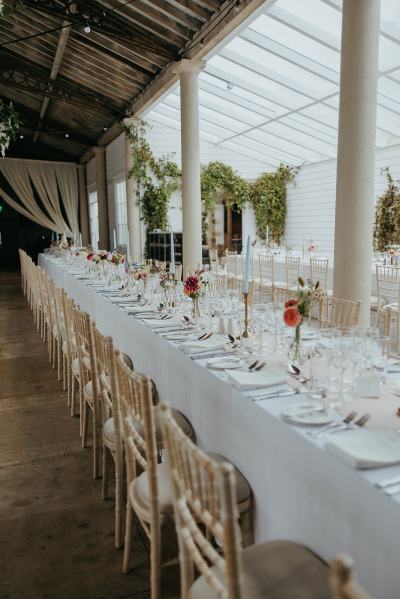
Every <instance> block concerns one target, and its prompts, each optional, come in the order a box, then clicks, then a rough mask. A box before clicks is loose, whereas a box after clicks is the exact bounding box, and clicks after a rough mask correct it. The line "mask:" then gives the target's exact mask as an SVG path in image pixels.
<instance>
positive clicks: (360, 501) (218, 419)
mask: <svg viewBox="0 0 400 599" xmlns="http://www.w3.org/2000/svg"><path fill="white" fill-rule="evenodd" d="M39 263H40V265H41V266H42V268H44V270H46V272H47V273H48V275H49V276H50V277H52V278H53V279H54V280H55V282H56V284H57V285H59V286H60V287H63V288H64V289H65V290H66V291H67V292H68V294H69V295H70V296H71V297H72V298H74V300H75V301H76V302H77V304H78V305H79V306H80V308H81V309H82V310H85V311H87V312H89V314H90V315H91V316H92V318H93V319H94V320H95V322H96V325H97V326H98V328H99V329H100V330H101V331H102V332H103V333H104V334H108V335H112V337H113V338H114V341H115V344H116V346H117V347H118V348H119V349H120V350H121V351H123V352H126V353H128V354H129V355H130V356H131V358H132V359H133V362H134V365H135V368H136V369H137V370H139V371H142V372H145V373H146V374H148V375H149V376H151V377H152V379H153V380H154V381H155V383H156V385H157V388H158V390H159V394H160V398H161V400H163V401H167V402H169V403H170V404H171V405H172V406H173V407H174V408H177V409H179V410H181V411H182V412H183V413H184V414H185V415H186V416H187V417H188V419H189V420H190V422H191V423H192V425H193V427H194V429H195V431H196V435H197V439H198V442H199V444H200V445H201V446H202V447H203V448H204V449H206V450H212V451H216V452H219V453H221V454H223V455H224V456H225V457H226V458H227V459H229V460H231V461H232V462H233V463H234V464H235V465H236V466H237V467H238V468H239V469H240V470H241V471H242V472H243V474H244V475H245V476H246V477H247V479H248V481H249V483H250V485H251V487H252V490H253V494H254V504H255V533H256V542H261V541H265V540H268V539H275V538H287V539H292V540H294V541H298V542H301V543H304V544H306V545H307V546H309V547H311V548H312V549H313V550H314V551H315V552H316V553H318V554H319V555H321V556H322V557H323V558H325V559H326V560H329V559H330V558H332V557H333V556H334V555H335V554H336V553H339V552H342V553H343V552H344V553H347V554H350V555H351V556H353V558H354V559H355V562H356V571H357V575H358V577H359V579H360V581H361V582H362V584H364V585H365V586H366V588H367V589H368V590H369V592H370V593H371V594H372V595H373V596H374V597H375V598H376V599H399V597H400V576H399V564H400V497H399V496H396V497H388V496H386V495H385V494H384V493H383V492H382V491H380V490H378V489H377V488H376V487H375V486H374V484H373V483H374V482H376V481H377V480H381V479H383V478H386V477H389V476H392V475H395V474H397V475H399V474H400V467H391V468H384V469H378V470H369V471H360V470H355V469H353V468H351V467H349V466H347V465H346V464H344V463H342V462H341V461H339V460H338V459H336V458H335V457H334V456H333V455H331V454H330V453H328V452H327V451H325V450H324V446H323V442H322V441H318V440H314V439H312V438H311V437H310V436H309V435H307V430H309V429H307V428H304V427H295V426H291V425H289V424H287V423H286V422H284V421H283V420H281V418H280V412H281V410H282V407H285V406H287V405H289V404H290V403H291V402H292V401H293V397H288V398H275V399H270V400H268V401H262V402H257V403H255V402H252V401H251V400H250V399H249V398H248V397H247V396H246V395H245V394H244V393H242V392H241V391H239V390H238V389H236V388H234V387H233V386H232V385H231V384H230V383H229V382H228V381H226V380H223V379H221V378H220V376H219V375H218V374H217V373H216V372H215V371H211V370H208V369H207V368H206V367H205V363H206V360H196V361H194V360H191V359H190V357H189V356H188V355H186V354H185V353H183V351H182V350H181V349H179V348H178V347H176V346H175V345H174V343H172V342H170V341H167V340H166V339H164V338H163V337H161V335H159V334H157V333H155V332H154V331H153V330H151V329H150V328H149V326H148V325H147V324H146V323H145V322H143V321H140V320H139V319H138V318H136V317H132V316H129V315H128V313H127V312H126V311H124V310H123V309H121V308H119V307H117V306H116V305H115V304H112V303H111V302H110V300H108V299H107V298H104V297H102V296H101V295H99V294H97V293H96V292H95V290H94V289H93V288H90V287H88V286H85V285H84V284H83V283H82V282H81V281H80V280H78V279H77V278H76V277H74V276H72V275H71V274H70V273H69V272H68V270H67V266H66V265H65V264H64V263H63V262H61V261H60V260H57V259H55V258H53V257H50V256H46V255H43V254H42V255H40V257H39ZM376 401H379V400H376ZM399 403H400V400H399ZM399 426H400V421H399ZM249 599H250V598H249Z"/></svg>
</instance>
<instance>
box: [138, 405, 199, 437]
mask: <svg viewBox="0 0 400 599" xmlns="http://www.w3.org/2000/svg"><path fill="white" fill-rule="evenodd" d="M153 404H154V400H153ZM172 415H173V417H174V419H175V420H176V422H177V423H178V424H179V426H180V428H181V429H182V430H183V432H184V433H185V435H188V436H189V437H190V438H191V439H192V438H193V436H194V432H193V428H192V425H191V424H190V422H189V421H188V420H187V419H186V418H185V416H184V415H183V414H182V413H181V412H178V410H172ZM154 423H155V427H156V440H157V445H158V446H161V447H162V446H163V437H162V431H161V424H160V412H159V409H158V406H157V405H155V406H154ZM133 425H134V427H135V428H136V430H137V432H138V433H139V434H140V435H143V428H142V425H141V424H140V423H139V422H138V421H137V420H135V421H133Z"/></svg>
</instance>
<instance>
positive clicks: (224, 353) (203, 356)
mask: <svg viewBox="0 0 400 599" xmlns="http://www.w3.org/2000/svg"><path fill="white" fill-rule="evenodd" d="M233 355H235V352H233V351H231V352H227V351H219V352H208V353H205V352H202V353H200V354H192V355H191V356H190V359H191V360H203V359H204V360H206V359H208V358H218V357H220V356H221V357H223V356H233Z"/></svg>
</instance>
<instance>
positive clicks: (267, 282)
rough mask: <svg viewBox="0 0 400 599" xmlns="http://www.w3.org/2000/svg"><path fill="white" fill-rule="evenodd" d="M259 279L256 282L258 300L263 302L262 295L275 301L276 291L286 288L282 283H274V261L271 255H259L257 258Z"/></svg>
mask: <svg viewBox="0 0 400 599" xmlns="http://www.w3.org/2000/svg"><path fill="white" fill-rule="evenodd" d="M258 266H259V279H258V281H257V280H256V282H257V283H258V287H259V300H260V301H263V300H264V297H265V296H264V294H266V295H267V297H268V296H269V299H270V300H271V301H274V300H275V295H276V290H277V289H282V288H285V287H286V283H284V282H283V281H275V259H274V255H273V254H266V255H263V254H260V255H259V256H258Z"/></svg>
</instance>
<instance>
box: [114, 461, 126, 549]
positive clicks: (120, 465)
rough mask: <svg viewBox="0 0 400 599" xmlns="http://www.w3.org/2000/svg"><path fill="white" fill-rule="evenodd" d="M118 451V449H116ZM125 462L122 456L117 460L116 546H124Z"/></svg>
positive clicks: (118, 547) (117, 547)
mask: <svg viewBox="0 0 400 599" xmlns="http://www.w3.org/2000/svg"><path fill="white" fill-rule="evenodd" d="M116 451H118V449H117V450H116ZM123 481H124V477H123V462H122V456H121V457H120V458H118V456H116V460H115V547H116V549H120V548H121V547H122V501H123V495H122V486H123Z"/></svg>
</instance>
